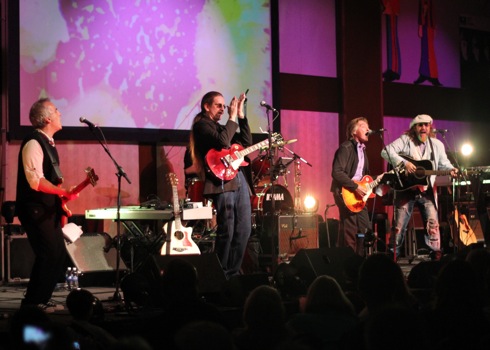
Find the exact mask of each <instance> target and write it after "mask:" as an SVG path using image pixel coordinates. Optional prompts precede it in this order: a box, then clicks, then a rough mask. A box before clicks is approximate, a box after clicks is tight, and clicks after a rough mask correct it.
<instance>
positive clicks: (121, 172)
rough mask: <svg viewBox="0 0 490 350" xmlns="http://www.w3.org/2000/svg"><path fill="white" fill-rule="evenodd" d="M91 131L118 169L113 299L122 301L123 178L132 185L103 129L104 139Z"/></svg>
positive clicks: (91, 128)
mask: <svg viewBox="0 0 490 350" xmlns="http://www.w3.org/2000/svg"><path fill="white" fill-rule="evenodd" d="M89 128H90V131H91V132H92V133H93V134H94V135H95V137H96V138H97V140H98V141H99V143H100V145H101V146H102V148H103V149H104V151H105V152H106V153H107V155H108V156H109V158H111V160H112V162H113V163H114V166H115V167H116V169H117V173H116V176H117V210H116V222H117V233H116V252H117V254H116V256H117V257H116V290H115V292H114V296H113V299H112V300H114V301H121V300H122V298H121V295H120V293H119V287H120V281H119V270H120V260H121V177H124V178H125V179H126V181H127V182H128V184H131V181H130V180H129V178H128V175H127V174H126V173H125V172H124V170H123V168H122V167H121V166H120V165H119V164H118V163H117V162H116V160H115V159H114V157H113V156H112V154H111V152H110V151H109V148H108V147H107V141H106V139H105V137H104V133H103V132H102V129H101V128H100V127H97V129H98V130H99V131H100V134H101V135H102V138H101V137H100V135H98V134H96V133H95V131H94V129H95V128H94V127H92V126H91V125H90V126H89Z"/></svg>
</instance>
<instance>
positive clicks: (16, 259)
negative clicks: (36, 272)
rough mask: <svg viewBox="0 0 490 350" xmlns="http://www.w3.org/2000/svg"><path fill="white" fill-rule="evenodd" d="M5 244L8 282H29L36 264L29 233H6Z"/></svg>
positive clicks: (3, 240)
mask: <svg viewBox="0 0 490 350" xmlns="http://www.w3.org/2000/svg"><path fill="white" fill-rule="evenodd" d="M2 242H3V244H4V246H3V247H4V252H5V254H4V266H5V281H6V282H27V281H29V276H30V274H31V269H32V265H33V264H34V259H35V256H34V252H33V251H32V248H31V245H30V243H29V240H28V239H27V235H26V234H25V233H24V234H21V235H5V236H4V238H2Z"/></svg>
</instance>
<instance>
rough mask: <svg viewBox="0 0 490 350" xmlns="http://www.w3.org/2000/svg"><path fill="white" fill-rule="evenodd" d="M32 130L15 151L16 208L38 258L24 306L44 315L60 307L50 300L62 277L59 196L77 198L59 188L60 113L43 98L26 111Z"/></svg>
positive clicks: (63, 188) (62, 260)
mask: <svg viewBox="0 0 490 350" xmlns="http://www.w3.org/2000/svg"><path fill="white" fill-rule="evenodd" d="M29 119H30V121H31V124H32V126H33V127H34V128H35V130H34V132H32V133H31V134H30V135H28V136H27V137H26V138H25V139H24V141H23V142H22V145H21V147H20V151H19V160H18V172H17V199H16V210H17V215H18V217H19V220H20V223H21V224H22V226H23V228H24V229H25V231H26V233H27V238H28V239H29V243H30V244H31V247H32V250H33V251H34V254H35V256H36V258H35V261H34V265H33V267H32V271H31V275H30V277H29V283H28V285H27V291H26V293H25V297H24V299H23V300H22V306H27V305H33V306H37V307H39V308H41V309H42V310H44V311H46V312H53V311H54V310H55V309H61V308H62V306H61V305H56V304H55V303H53V302H52V301H51V296H52V294H53V291H54V289H55V287H56V284H57V282H58V279H59V277H60V276H61V275H62V273H63V267H64V262H65V259H66V248H65V242H64V238H63V232H62V230H61V215H62V212H63V211H62V207H61V197H66V199H68V200H70V199H73V198H76V197H77V196H78V195H77V194H73V193H71V192H70V191H69V190H67V189H66V188H65V187H63V185H62V181H63V178H62V175H61V172H60V170H59V168H58V164H59V157H58V152H57V151H56V147H55V144H54V140H53V135H54V134H55V133H56V132H58V131H59V130H61V128H62V126H61V113H60V112H59V111H58V109H57V108H56V106H55V105H54V104H53V103H52V102H51V101H50V100H49V99H47V98H42V99H40V100H38V101H37V102H35V103H34V104H33V105H32V107H31V110H30V112H29Z"/></svg>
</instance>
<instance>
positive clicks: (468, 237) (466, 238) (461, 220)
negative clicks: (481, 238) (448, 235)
mask: <svg viewBox="0 0 490 350" xmlns="http://www.w3.org/2000/svg"><path fill="white" fill-rule="evenodd" d="M454 220H455V221H456V227H459V240H460V241H461V243H463V244H464V245H466V246H468V245H470V244H473V243H477V242H478V240H477V239H476V235H475V232H473V229H472V228H471V226H470V224H469V222H468V219H467V218H466V215H464V214H461V215H459V212H458V209H454Z"/></svg>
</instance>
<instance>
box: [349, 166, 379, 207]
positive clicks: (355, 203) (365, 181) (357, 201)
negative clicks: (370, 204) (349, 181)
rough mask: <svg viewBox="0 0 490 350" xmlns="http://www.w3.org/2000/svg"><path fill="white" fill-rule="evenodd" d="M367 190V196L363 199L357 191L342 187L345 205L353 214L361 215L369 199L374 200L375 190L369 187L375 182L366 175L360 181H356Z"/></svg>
mask: <svg viewBox="0 0 490 350" xmlns="http://www.w3.org/2000/svg"><path fill="white" fill-rule="evenodd" d="M354 182H355V183H356V184H358V185H359V186H362V187H363V188H364V189H365V190H366V195H365V196H364V197H361V196H360V195H359V194H358V193H357V192H356V191H350V190H348V189H346V188H345V187H342V198H343V200H344V204H345V206H346V207H347V209H349V210H350V211H351V212H353V213H359V212H360V211H361V210H362V209H364V207H365V206H366V202H367V200H368V198H374V196H375V195H374V193H373V188H372V187H370V186H368V185H370V184H372V183H373V182H374V180H373V178H372V177H371V176H369V175H365V176H364V177H363V178H362V179H361V180H360V181H354Z"/></svg>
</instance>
